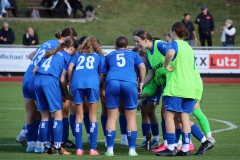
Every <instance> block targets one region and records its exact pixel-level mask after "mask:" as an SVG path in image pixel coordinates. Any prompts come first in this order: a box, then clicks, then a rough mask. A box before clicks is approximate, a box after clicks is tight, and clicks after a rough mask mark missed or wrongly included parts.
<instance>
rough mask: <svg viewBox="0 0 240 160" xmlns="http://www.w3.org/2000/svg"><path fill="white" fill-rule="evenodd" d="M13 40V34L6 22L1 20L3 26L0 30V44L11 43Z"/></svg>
mask: <svg viewBox="0 0 240 160" xmlns="http://www.w3.org/2000/svg"><path fill="white" fill-rule="evenodd" d="M14 41H15V35H14V32H13V30H12V29H11V28H9V24H8V22H3V27H2V29H1V30H0V44H12V43H13V42H14Z"/></svg>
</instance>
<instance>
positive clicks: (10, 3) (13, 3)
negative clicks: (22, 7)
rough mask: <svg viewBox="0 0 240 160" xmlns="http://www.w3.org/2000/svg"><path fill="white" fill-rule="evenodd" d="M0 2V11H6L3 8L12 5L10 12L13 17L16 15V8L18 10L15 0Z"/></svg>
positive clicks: (2, 0)
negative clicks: (0, 6)
mask: <svg viewBox="0 0 240 160" xmlns="http://www.w3.org/2000/svg"><path fill="white" fill-rule="evenodd" d="M1 4H2V8H3V9H2V12H3V13H6V10H5V8H9V7H13V9H12V10H11V11H12V14H13V16H14V17H17V10H18V6H17V3H16V1H15V0H1Z"/></svg>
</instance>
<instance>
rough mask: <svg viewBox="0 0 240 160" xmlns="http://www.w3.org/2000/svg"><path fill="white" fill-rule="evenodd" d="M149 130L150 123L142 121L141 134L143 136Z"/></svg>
mask: <svg viewBox="0 0 240 160" xmlns="http://www.w3.org/2000/svg"><path fill="white" fill-rule="evenodd" d="M150 130H151V124H150V123H147V124H144V123H142V135H143V136H146V133H147V132H150Z"/></svg>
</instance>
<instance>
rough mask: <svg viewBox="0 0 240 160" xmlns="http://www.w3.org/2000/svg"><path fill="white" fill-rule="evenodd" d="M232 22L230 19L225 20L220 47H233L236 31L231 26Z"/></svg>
mask: <svg viewBox="0 0 240 160" xmlns="http://www.w3.org/2000/svg"><path fill="white" fill-rule="evenodd" d="M232 23H233V21H232V20H231V19H228V20H226V22H225V26H224V27H223V31H222V37H221V42H222V46H233V45H234V39H235V33H236V29H235V27H233V26H232Z"/></svg>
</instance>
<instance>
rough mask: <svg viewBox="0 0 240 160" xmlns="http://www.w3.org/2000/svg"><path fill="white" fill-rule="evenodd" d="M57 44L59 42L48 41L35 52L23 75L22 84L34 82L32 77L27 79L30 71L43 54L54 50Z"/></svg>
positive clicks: (30, 73)
mask: <svg viewBox="0 0 240 160" xmlns="http://www.w3.org/2000/svg"><path fill="white" fill-rule="evenodd" d="M59 43H60V42H59V41H58V40H48V41H46V42H45V43H43V44H42V45H41V46H40V47H39V48H38V49H37V50H36V54H35V56H34V57H33V59H32V61H31V63H30V65H29V66H28V69H27V70H26V72H25V74H24V77H23V82H24V81H26V82H33V81H34V77H33V78H28V77H29V76H30V75H32V71H33V69H34V67H35V66H36V65H37V64H38V62H39V61H40V60H41V59H42V57H43V56H44V55H45V53H46V52H47V51H48V50H52V49H55V48H56V47H57V46H58V45H59ZM31 77H32V76H31Z"/></svg>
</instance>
